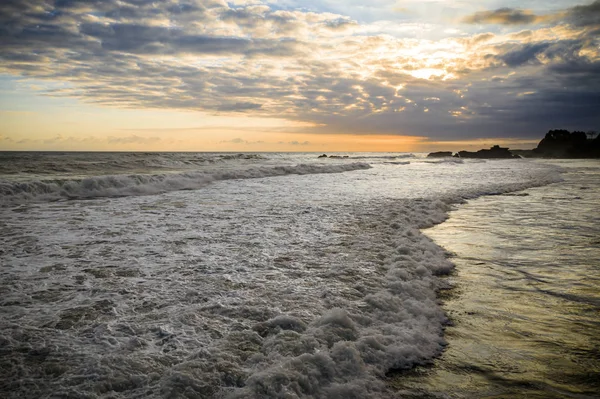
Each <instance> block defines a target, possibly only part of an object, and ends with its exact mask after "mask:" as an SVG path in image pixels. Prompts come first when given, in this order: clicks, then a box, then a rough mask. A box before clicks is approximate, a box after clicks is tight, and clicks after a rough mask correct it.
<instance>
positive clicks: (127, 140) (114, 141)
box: [108, 134, 161, 144]
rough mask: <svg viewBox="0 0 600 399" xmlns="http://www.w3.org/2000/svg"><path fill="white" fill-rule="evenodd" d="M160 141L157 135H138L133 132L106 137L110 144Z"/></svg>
mask: <svg viewBox="0 0 600 399" xmlns="http://www.w3.org/2000/svg"><path fill="white" fill-rule="evenodd" d="M159 141H161V139H160V138H159V137H140V136H137V135H135V134H133V135H130V136H124V137H113V136H109V137H108V142H109V143H110V144H154V143H157V142H159Z"/></svg>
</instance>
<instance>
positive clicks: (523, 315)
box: [392, 161, 600, 398]
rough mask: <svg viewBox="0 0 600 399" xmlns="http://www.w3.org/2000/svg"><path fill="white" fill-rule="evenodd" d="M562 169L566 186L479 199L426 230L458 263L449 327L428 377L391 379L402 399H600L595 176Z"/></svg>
mask: <svg viewBox="0 0 600 399" xmlns="http://www.w3.org/2000/svg"><path fill="white" fill-rule="evenodd" d="M586 162H587V163H586ZM590 164H592V165H593V166H595V167H585V166H590ZM561 166H563V167H567V172H566V173H565V174H564V178H565V181H564V182H563V183H559V184H554V185H550V186H545V187H539V188H533V189H529V190H526V191H525V192H522V193H520V194H521V195H503V196H494V197H483V198H479V199H477V200H474V201H472V202H470V203H469V204H467V205H464V206H462V207H461V208H460V209H458V210H457V211H455V212H453V213H452V214H451V217H450V219H449V220H448V221H446V222H444V223H443V224H441V225H438V226H436V227H434V228H432V229H429V230H427V235H428V236H430V237H431V238H433V239H434V241H436V242H437V243H438V244H440V245H442V246H443V247H445V248H447V249H448V250H450V251H452V252H453V253H454V254H455V256H453V258H452V261H453V262H454V263H455V265H456V272H455V274H454V275H453V276H452V277H451V278H450V279H451V281H452V283H453V284H454V286H455V288H454V289H452V290H450V291H449V292H448V293H446V295H445V297H444V298H443V299H444V308H445V309H446V311H447V312H448V314H449V317H450V318H451V319H452V320H453V326H451V327H449V328H447V330H446V337H447V340H448V342H449V346H448V349H447V351H446V352H445V353H444V355H443V356H442V357H441V358H440V359H437V360H436V361H435V365H434V366H433V367H429V368H418V369H416V370H413V371H412V372H411V373H410V374H409V375H402V376H399V377H398V376H397V377H395V378H394V379H393V382H392V384H393V385H395V386H396V387H398V388H399V389H400V390H401V391H402V392H403V393H404V394H406V395H407V396H408V397H467V398H481V397H494V398H497V397H511V398H513V397H527V398H564V397H575V398H588V397H599V395H600V344H599V343H600V329H599V327H600V290H599V289H598V287H599V284H600V262H599V261H598V260H599V259H600V245H599V244H600V243H599V241H598V237H600V227H599V224H598V222H599V221H600V219H599V216H598V215H600V202H598V198H599V195H600V184H599V182H600V173H599V171H598V168H597V166H598V165H597V163H595V164H593V163H591V162H590V161H562V162H561Z"/></svg>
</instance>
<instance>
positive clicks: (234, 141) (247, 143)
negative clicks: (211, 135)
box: [219, 137, 265, 145]
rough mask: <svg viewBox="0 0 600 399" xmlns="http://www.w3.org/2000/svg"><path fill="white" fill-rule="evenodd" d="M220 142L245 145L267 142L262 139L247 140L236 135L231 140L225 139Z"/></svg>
mask: <svg viewBox="0 0 600 399" xmlns="http://www.w3.org/2000/svg"><path fill="white" fill-rule="evenodd" d="M219 143H220V144H244V145H254V144H264V143H265V142H264V141H262V140H259V141H247V140H244V139H242V138H239V137H236V138H234V139H231V140H223V141H219Z"/></svg>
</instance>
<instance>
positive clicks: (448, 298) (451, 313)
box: [389, 171, 600, 398]
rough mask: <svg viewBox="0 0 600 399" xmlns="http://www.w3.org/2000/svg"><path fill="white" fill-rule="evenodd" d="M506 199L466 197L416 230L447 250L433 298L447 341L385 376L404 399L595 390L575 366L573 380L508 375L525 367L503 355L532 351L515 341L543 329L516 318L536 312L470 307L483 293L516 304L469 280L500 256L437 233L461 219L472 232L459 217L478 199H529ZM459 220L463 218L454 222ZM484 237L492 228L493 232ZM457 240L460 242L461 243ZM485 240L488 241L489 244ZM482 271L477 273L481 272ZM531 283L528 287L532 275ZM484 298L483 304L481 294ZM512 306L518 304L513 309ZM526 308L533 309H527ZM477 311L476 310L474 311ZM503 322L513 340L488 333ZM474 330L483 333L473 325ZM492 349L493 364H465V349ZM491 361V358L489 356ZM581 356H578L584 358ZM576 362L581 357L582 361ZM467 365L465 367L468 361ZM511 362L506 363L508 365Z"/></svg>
mask: <svg viewBox="0 0 600 399" xmlns="http://www.w3.org/2000/svg"><path fill="white" fill-rule="evenodd" d="M564 173H568V171H565V172H564ZM562 183H564V182H559V183H549V184H547V185H544V186H537V187H531V188H528V189H526V190H528V191H529V190H532V191H533V195H537V192H536V190H540V192H546V191H548V192H552V191H553V190H552V186H555V185H557V186H559V187H562V186H561V184H562ZM561 190H562V189H561ZM507 194H508V193H507ZM528 195H529V193H528ZM506 197H512V198H510V200H508V201H502V200H501V199H500V198H498V197H495V196H494V197H491V196H481V197H478V198H474V199H473V200H471V201H469V202H468V203H465V204H459V205H458V206H457V208H456V209H454V210H452V211H451V212H450V213H449V217H448V219H447V220H445V221H444V222H442V223H441V224H438V225H436V226H433V227H431V228H429V229H426V230H424V231H423V233H424V234H425V235H426V236H427V237H429V238H431V239H432V240H433V241H434V242H435V243H436V244H437V245H440V246H441V247H442V248H443V249H445V250H446V251H447V252H448V253H451V254H452V255H451V256H450V258H449V260H450V261H451V262H452V263H453V264H454V265H455V268H454V269H453V272H452V274H450V275H449V276H448V277H445V278H447V279H449V280H450V282H449V283H450V286H451V288H450V289H449V290H447V291H446V290H444V291H442V292H441V293H440V295H438V298H439V300H440V303H441V307H442V309H443V310H444V312H445V313H446V314H447V316H448V318H449V320H450V324H449V325H448V327H447V329H445V334H444V336H445V337H446V338H447V340H448V346H447V347H446V349H445V351H444V352H443V353H442V354H441V356H439V357H437V358H435V359H433V360H432V363H431V364H430V365H427V366H417V367H416V368H413V369H412V370H409V371H407V372H405V373H401V374H399V375H397V376H391V377H390V381H389V383H390V385H391V386H392V387H394V388H396V389H397V391H398V392H399V393H401V394H403V395H406V396H407V397H414V398H417V397H432V398H433V397H448V396H449V397H455V396H456V395H458V396H459V397H466V398H478V397H482V396H490V395H491V396H494V397H496V396H498V395H499V396H500V397H505V396H507V397H508V396H510V397H515V398H525V397H540V398H542V397H544V398H545V397H548V398H562V397H564V395H582V394H583V395H585V394H588V395H589V394H592V393H593V392H597V391H594V389H595V388H596V389H597V388H599V387H600V386H598V385H595V384H597V382H596V383H595V382H594V381H595V380H594V379H593V378H592V377H591V375H590V377H589V378H592V379H591V380H590V379H589V378H588V377H585V375H586V374H585V373H586V371H585V370H586V369H585V368H583V369H580V373H583V374H581V375H582V376H583V377H582V378H583V379H581V380H579V379H577V378H576V377H575V376H573V377H569V378H571V380H568V379H567V380H564V382H563V383H558V382H557V381H558V380H560V379H561V378H562V379H564V378H566V377H564V376H563V377H560V374H561V373H560V368H559V370H556V371H554V374H556V376H555V377H548V378H550V379H548V380H547V381H544V379H539V378H540V377H539V376H538V375H536V374H535V372H532V371H531V370H530V369H529V368H524V369H522V371H521V372H520V373H522V372H525V373H526V374H525V376H526V377H522V378H521V379H519V378H517V377H516V375H514V376H515V377H512V376H513V372H514V371H511V370H512V369H514V370H515V371H516V370H519V369H520V368H523V367H527V366H524V365H519V364H520V362H524V361H525V360H523V359H522V358H521V356H523V355H519V356H517V359H521V360H519V361H516V360H509V359H513V358H512V357H511V356H514V355H512V353H513V351H515V350H516V351H526V352H525V353H527V351H531V350H533V349H532V348H533V347H532V348H530V349H527V346H521V345H520V342H521V341H522V340H525V342H530V341H531V340H532V338H531V336H535V335H536V334H541V331H544V330H537V329H536V327H535V325H534V326H531V325H530V324H531V323H533V322H527V323H525V324H523V322H519V323H517V321H518V320H521V318H522V317H530V316H531V317H537V314H538V311H537V310H529V311H525V310H521V312H523V313H522V315H521V316H517V315H515V316H514V317H516V318H514V319H513V316H511V314H510V313H506V314H505V313H503V311H499V310H494V315H495V316H489V315H487V314H485V312H486V311H483V310H482V309H487V310H491V309H493V307H487V305H486V307H485V308H481V305H478V304H479V303H480V301H481V300H484V298H487V297H490V296H491V297H494V298H496V299H497V301H498V302H494V304H495V306H496V307H497V308H498V309H504V308H510V307H511V306H519V305H516V303H517V302H514V303H512V302H506V299H505V298H506V297H507V296H509V295H508V294H507V293H506V292H504V291H502V289H501V288H493V287H488V285H489V284H490V283H489V281H487V280H486V279H484V280H481V279H480V278H476V277H473V276H476V275H477V273H479V272H478V271H477V270H481V268H487V267H488V266H486V264H487V263H488V262H490V261H491V262H492V263H491V264H492V265H494V264H495V263H496V262H499V261H500V259H497V260H495V261H493V260H492V259H494V258H491V259H490V260H486V259H485V258H478V256H477V255H476V254H473V253H471V252H465V250H466V249H464V248H462V249H461V248H460V247H456V244H450V242H453V241H452V239H450V240H448V239H443V237H447V236H448V232H449V231H452V228H454V229H456V228H457V227H459V226H460V225H461V224H463V223H467V221H468V223H467V224H465V225H464V227H465V228H469V229H473V230H474V231H475V230H477V228H475V227H472V224H473V222H474V220H473V219H472V217H471V218H470V219H464V217H465V215H470V214H472V213H473V210H472V209H473V208H482V209H488V208H486V207H485V206H482V205H480V204H481V203H489V204H491V205H490V206H491V208H490V209H493V207H495V206H500V203H504V204H506V203H513V204H519V203H520V204H521V205H520V206H522V205H523V202H525V201H528V200H529V201H531V198H530V196H526V197H524V198H518V199H516V198H515V197H516V196H511V195H510V194H508V195H506ZM494 203H496V205H493V204H494ZM505 206H506V205H505ZM505 209H506V208H505ZM461 218H463V219H462V220H461ZM483 224H484V225H486V226H487V225H489V226H491V231H492V232H493V231H494V227H495V226H497V225H495V224H489V223H487V222H485V223H483ZM467 226H469V227H467ZM498 228H499V227H498ZM502 228H504V227H502ZM428 231H429V234H428ZM454 232H455V233H454V234H456V235H458V236H460V235H461V234H462V235H464V234H463V233H461V232H460V230H454ZM477 234H481V233H477ZM477 234H475V235H474V236H473V237H477ZM492 234H498V233H497V232H493V233H492ZM472 239H473V238H471V240H472ZM456 241H457V242H460V239H459V238H456ZM492 242H493V241H492ZM462 245H467V244H466V243H463V244H462ZM482 245H483V244H482ZM491 245H492V246H493V244H491ZM465 248H466V247H465ZM492 267H494V268H496V269H498V270H502V269H501V267H500V266H492ZM484 270H485V269H484ZM524 273H525V272H524ZM483 275H485V273H484V274H483ZM467 276H471V277H467ZM515 277H518V275H516V276H515ZM473 279H475V280H473ZM498 281H499V283H498V284H503V283H502V282H501V281H502V280H498ZM534 284H536V282H535V280H534ZM484 287H485V288H484ZM498 290H500V291H498ZM536 292H537V291H532V293H531V295H533V297H532V298H534V299H535V298H538V297H539V295H540V294H538V293H536ZM518 295H519V296H521V295H526V294H525V293H521V294H518ZM550 298H553V299H552V300H558V301H559V300H561V299H560V298H559V299H556V297H550ZM563 299H564V298H563ZM599 299H600V298H599ZM485 300H486V301H489V299H485ZM521 300H522V302H523V303H528V302H531V301H532V300H533V299H525V298H523V299H521ZM536 300H539V299H536ZM588 301H591V302H590V303H592V304H593V303H595V302H594V300H593V299H588ZM509 304H510V305H509ZM490 306H491V305H490ZM577 306H578V305H577ZM591 306H593V305H591ZM517 309H519V308H518V307H517ZM531 309H537V308H535V307H532V308H531ZM482 311H483V312H484V313H482ZM557 314H560V313H557ZM540 315H541V316H539V317H543V313H540ZM498 320H500V321H498ZM510 320H512V322H510ZM505 322H507V323H509V325H513V324H515V323H517V324H516V325H518V326H519V327H517V328H516V330H514V331H513V329H509V330H507V331H508V332H507V334H510V335H512V334H515V333H516V334H517V335H518V336H520V338H518V337H515V338H513V339H512V341H505V340H504V339H503V338H501V337H500V335H499V334H498V333H496V332H495V331H503V327H502V326H503V323H505ZM498 323H499V324H498ZM536 323H537V322H536ZM488 324H490V325H491V326H492V327H484V326H487V325H488ZM470 326H471V327H470ZM588 326H589V324H588ZM482 327H483V330H482V329H481V328H482ZM587 328H588V330H587V331H593V330H590V328H593V327H587ZM520 329H525V330H527V329H531V331H530V332H528V333H525V332H523V333H521V332H519V330H520ZM566 331H569V330H566ZM519 334H524V335H522V336H521V335H519ZM568 334H569V335H567V336H570V334H571V333H568ZM597 338H600V336H597ZM488 340H489V342H488ZM503 342H506V343H507V346H506V348H504V346H503V345H502V343H503ZM531 342H535V341H531ZM515 345H517V346H515ZM477 347H479V349H474V348H477ZM492 348H497V349H492ZM498 348H504V349H498ZM509 348H510V349H509ZM474 350H475V351H474ZM498 350H499V352H497V354H496V355H495V356H494V357H493V358H490V361H492V362H495V365H490V364H487V363H485V361H484V360H478V361H475V360H473V361H475V363H472V362H473V361H469V353H470V354H472V356H474V358H473V359H479V358H481V359H486V355H485V353H488V352H490V351H492V353H493V352H494V351H498ZM536 350H538V352H539V351H540V349H539V348H537V349H536ZM574 350H576V349H574ZM581 350H583V349H581ZM473 351H474V352H473ZM516 353H518V352H516ZM539 353H540V354H539V355H538V356H546V355H545V354H543V353H544V352H539ZM573 353H577V352H573ZM481 354H483V355H481ZM568 356H572V355H568ZM491 359H496V360H495V361H494V360H491ZM503 359H504V360H503ZM583 359H585V355H584V357H583ZM583 359H582V360H581V361H585V360H583ZM526 361H533V362H537V361H538V360H536V359H534V360H529V359H528V360H526ZM557 361H558V360H556V359H555V358H553V357H551V358H549V359H548V360H545V361H542V363H540V365H542V364H545V362H553V363H554V364H555V363H556V362H557ZM482 362H483V363H482ZM469 363H472V364H470V365H469ZM511 363H512V366H509V365H510V364H511ZM486 364H487V365H486ZM492 364H494V363H492ZM524 364H528V363H524ZM574 364H575V363H572V364H571V366H570V367H575V366H574ZM506 367H508V368H506ZM537 367H541V366H537ZM565 367H566V366H565ZM595 367H596V371H597V372H600V362H596V366H595ZM530 368H531V369H535V367H532V366H530ZM592 370H593V369H592ZM549 372H550V371H549ZM573 372H574V371H573ZM527 373H528V374H527ZM564 373H565V374H564V375H568V374H569V371H568V368H567V369H566V370H564ZM519 375H520V374H519ZM528 378H531V381H530V380H528ZM586 378H588V379H586ZM567 381H569V382H567ZM561 384H562V385H561ZM569 384H570V385H569ZM594 387H595V388H594ZM486 389H487V391H486Z"/></svg>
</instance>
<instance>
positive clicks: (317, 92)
mask: <svg viewBox="0 0 600 399" xmlns="http://www.w3.org/2000/svg"><path fill="white" fill-rule="evenodd" d="M555 128H561V129H569V130H584V131H589V130H600V0H596V1H594V2H579V1H566V0H544V1H541V0H531V1H527V2H523V1H513V0H479V1H467V0H418V1H413V0H406V1H401V0H370V1H357V0H348V1H333V0H309V1H297V0H234V1H223V0H187V1H177V0H167V1H154V0H152V1H151V0H46V1H44V0H2V2H0V150H58V151H75V150H92V151H244V152H250V151H251V152H258V151H318V152H327V151H430V150H461V149H474V148H483V147H486V146H490V145H492V144H500V145H506V146H509V147H511V148H533V147H535V145H536V143H537V142H538V141H539V140H540V139H541V138H542V137H543V136H544V134H545V133H546V132H547V131H548V130H550V129H555Z"/></svg>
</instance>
